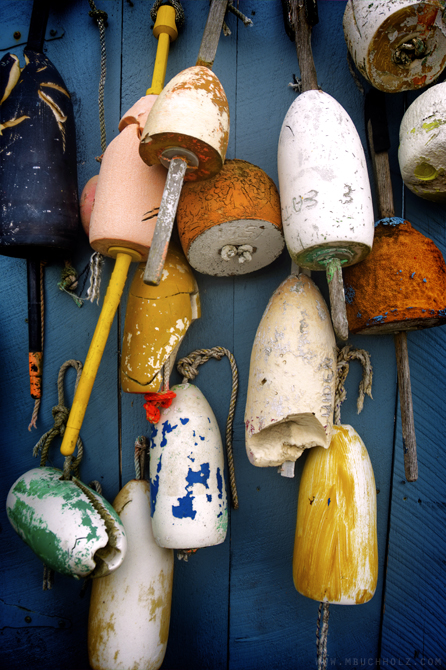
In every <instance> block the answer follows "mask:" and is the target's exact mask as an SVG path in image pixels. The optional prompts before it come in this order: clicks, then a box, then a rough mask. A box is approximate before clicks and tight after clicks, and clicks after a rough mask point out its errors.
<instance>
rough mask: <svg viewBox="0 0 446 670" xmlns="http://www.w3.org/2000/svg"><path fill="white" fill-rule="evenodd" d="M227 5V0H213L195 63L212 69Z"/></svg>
mask: <svg viewBox="0 0 446 670" xmlns="http://www.w3.org/2000/svg"><path fill="white" fill-rule="evenodd" d="M227 6H228V0H213V2H212V4H211V7H210V9H209V14H208V18H207V21H206V26H205V28H204V32H203V37H202V38H201V44H200V50H199V52H198V58H197V62H196V63H195V64H196V65H204V67H208V68H209V69H210V70H212V66H213V65H214V60H215V55H216V53H217V47H218V41H219V39H220V33H221V29H222V26H223V21H224V18H225V13H226V8H227Z"/></svg>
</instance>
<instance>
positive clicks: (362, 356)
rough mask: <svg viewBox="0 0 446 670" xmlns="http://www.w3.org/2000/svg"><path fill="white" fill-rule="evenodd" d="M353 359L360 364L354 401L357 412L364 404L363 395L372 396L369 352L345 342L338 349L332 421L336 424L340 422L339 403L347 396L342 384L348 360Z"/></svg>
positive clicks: (371, 369) (347, 369)
mask: <svg viewBox="0 0 446 670" xmlns="http://www.w3.org/2000/svg"><path fill="white" fill-rule="evenodd" d="M353 360H357V361H359V362H360V363H361V365H362V379H361V381H360V383H359V394H358V400H357V403H356V407H357V410H358V414H359V413H360V412H361V411H362V408H363V406H364V397H365V395H368V396H369V397H370V398H372V380H373V368H372V364H371V361H370V354H369V353H368V352H367V351H365V350H364V349H354V348H353V347H352V346H351V344H347V345H346V346H345V347H343V348H342V349H340V350H339V351H338V364H337V377H336V393H335V414H334V419H335V420H334V422H335V424H337V425H339V424H340V423H341V405H342V403H343V402H344V400H345V399H346V397H347V392H346V390H345V388H344V384H345V380H346V379H347V375H348V371H349V369H350V361H353ZM372 400H373V398H372Z"/></svg>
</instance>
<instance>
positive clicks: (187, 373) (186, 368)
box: [177, 347, 238, 509]
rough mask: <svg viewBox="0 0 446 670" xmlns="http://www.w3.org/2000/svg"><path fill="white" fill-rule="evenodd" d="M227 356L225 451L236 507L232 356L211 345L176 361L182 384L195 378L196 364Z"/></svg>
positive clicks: (235, 380) (234, 370)
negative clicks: (229, 374) (229, 386)
mask: <svg viewBox="0 0 446 670" xmlns="http://www.w3.org/2000/svg"><path fill="white" fill-rule="evenodd" d="M223 356H227V357H228V358H229V363H230V365H231V370H232V392H231V400H230V403H229V413H228V418H227V421H226V452H227V455H228V470H229V481H230V485H231V497H232V506H233V508H234V509H238V495H237V486H236V483H235V469H234V456H233V450H232V424H233V422H234V413H235V403H236V400H237V391H238V372H237V365H236V363H235V359H234V356H233V355H232V354H231V352H230V351H228V349H225V348H224V347H213V348H212V349H197V350H196V351H193V352H192V353H191V354H189V356H186V357H185V358H182V359H181V360H180V361H178V363H177V369H178V372H179V373H180V374H181V375H183V384H185V383H186V382H187V381H188V380H192V379H195V377H196V376H197V375H198V366H199V365H202V364H203V363H206V361H208V360H209V359H210V358H216V359H217V360H218V361H219V360H221V359H222V358H223Z"/></svg>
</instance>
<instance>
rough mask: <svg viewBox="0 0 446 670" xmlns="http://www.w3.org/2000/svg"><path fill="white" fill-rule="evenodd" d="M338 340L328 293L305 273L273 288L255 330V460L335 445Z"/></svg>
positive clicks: (249, 422)
mask: <svg viewBox="0 0 446 670" xmlns="http://www.w3.org/2000/svg"><path fill="white" fill-rule="evenodd" d="M335 382H336V344H335V336H334V332H333V327H332V325H331V320H330V315H329V313H328V309H327V306H326V304H325V301H324V298H323V297H322V294H321V293H320V291H319V289H318V288H317V286H316V285H315V284H314V282H313V281H312V280H311V279H310V278H309V277H307V276H306V275H304V274H300V275H298V276H295V275H291V276H290V277H288V278H287V279H285V281H284V282H282V284H281V285H280V286H279V287H278V289H277V290H276V291H275V292H274V294H273V295H272V297H271V299H270V301H269V303H268V305H267V307H266V310H265V312H264V314H263V317H262V320H261V321H260V324H259V327H258V329H257V333H256V336H255V340H254V344H253V348H252V352H251V365H250V369H249V382H248V395H247V399H246V409H245V436H246V451H247V454H248V458H249V460H250V461H251V463H253V464H254V465H257V466H260V467H265V466H277V465H281V464H282V463H284V462H285V461H295V460H296V459H298V458H299V456H301V454H302V452H303V450H304V449H306V448H308V447H315V446H318V445H319V446H322V447H325V448H327V447H328V445H329V444H330V439H331V433H332V426H333V410H334V398H335Z"/></svg>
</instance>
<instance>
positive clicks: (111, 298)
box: [60, 247, 141, 456]
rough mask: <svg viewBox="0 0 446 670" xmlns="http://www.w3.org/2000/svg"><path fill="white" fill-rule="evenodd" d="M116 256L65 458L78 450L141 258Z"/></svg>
mask: <svg viewBox="0 0 446 670" xmlns="http://www.w3.org/2000/svg"><path fill="white" fill-rule="evenodd" d="M114 251H115V252H117V255H116V263H115V267H114V269H113V273H112V276H111V278H110V283H109V285H108V288H107V293H106V294H105V298H104V304H103V305H102V310H101V313H100V315H99V319H98V322H97V324H96V328H95V331H94V334H93V339H92V340H91V344H90V348H89V350H88V354H87V358H86V359H85V365H84V368H83V370H82V375H81V378H80V380H79V384H78V387H77V389H76V393H75V395H74V400H73V405H72V407H71V410H70V415H69V417H68V422H67V426H66V428H65V433H64V436H63V440H62V445H61V447H60V451H61V453H62V454H63V455H64V456H70V455H71V454H72V453H73V452H74V450H75V448H76V443H77V440H78V437H79V431H80V429H81V426H82V421H83V419H84V416H85V411H86V409H87V405H88V401H89V399H90V394H91V390H92V388H93V384H94V380H95V379H96V374H97V371H98V368H99V364H100V362H101V359H102V354H103V353H104V349H105V345H106V343H107V339H108V335H109V333H110V329H111V326H112V323H113V319H114V317H115V314H116V310H117V309H118V305H119V302H120V300H121V296H122V292H123V290H124V286H125V281H126V279H127V274H128V271H129V267H130V263H131V262H132V261H137V262H139V261H140V260H141V255H140V254H139V253H138V252H136V251H132V250H131V249H124V248H123V249H121V248H117V247H115V248H114V249H109V253H113V252H114Z"/></svg>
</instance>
